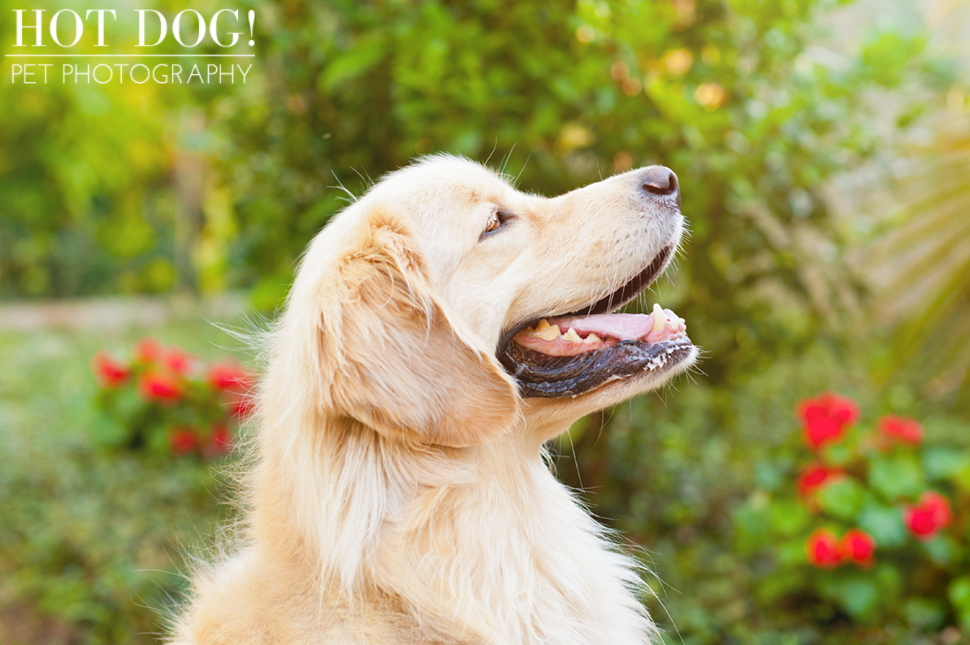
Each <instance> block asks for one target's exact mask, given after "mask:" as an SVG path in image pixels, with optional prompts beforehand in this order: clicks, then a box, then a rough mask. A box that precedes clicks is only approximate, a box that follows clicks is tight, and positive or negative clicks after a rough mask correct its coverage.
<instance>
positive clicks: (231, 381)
mask: <svg viewBox="0 0 970 645" xmlns="http://www.w3.org/2000/svg"><path fill="white" fill-rule="evenodd" d="M209 384H210V385H211V386H212V387H214V388H216V389H217V390H233V391H239V392H245V391H248V390H249V389H250V388H251V387H252V379H251V377H250V375H249V372H246V371H245V370H243V369H242V368H239V367H236V366H235V365H231V364H228V363H217V364H216V365H213V366H212V367H211V368H209Z"/></svg>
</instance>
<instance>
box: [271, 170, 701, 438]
mask: <svg viewBox="0 0 970 645" xmlns="http://www.w3.org/2000/svg"><path fill="white" fill-rule="evenodd" d="M679 206H680V195H679V189H678V185H677V179H676V176H675V175H674V174H673V173H672V172H670V171H669V170H668V169H666V168H663V167H658V166H653V167H649V168H642V169H639V170H633V171H630V172H627V173H624V174H622V175H618V176H615V177H611V178H609V179H606V180H604V181H601V182H599V183H596V184H592V185H590V186H587V187H585V188H582V189H579V190H575V191H573V192H570V193H567V194H565V195H562V196H560V197H556V198H552V199H547V198H543V197H538V196H535V195H528V194H524V193H521V192H519V191H517V190H515V189H514V188H512V186H511V185H510V184H509V183H508V182H507V181H506V180H505V179H504V178H502V177H501V176H499V175H497V174H496V173H494V172H492V171H490V170H488V169H486V168H484V167H482V166H480V165H478V164H476V163H473V162H470V161H467V160H464V159H458V158H454V157H444V156H439V157H431V158H427V159H424V160H422V161H421V162H419V163H417V164H415V165H412V166H410V167H408V168H405V169H403V170H400V171H398V172H395V173H392V174H390V175H389V176H387V177H385V178H384V179H383V180H381V181H380V182H379V183H377V184H376V185H375V186H374V187H373V188H371V190H369V191H368V192H367V193H366V194H365V195H364V196H363V197H362V198H361V199H359V200H358V201H356V202H355V203H353V204H352V205H351V206H349V207H348V208H347V209H345V210H344V211H343V212H342V213H340V214H339V215H338V216H336V217H335V218H334V220H333V221H332V222H331V224H329V225H328V226H327V227H326V228H325V229H324V230H323V231H322V232H321V233H320V235H319V236H318V237H317V238H316V239H315V240H314V241H313V243H312V244H311V245H310V247H309V249H308V251H307V254H306V256H305V258H304V260H303V263H302V265H301V268H300V271H299V274H298V277H297V280H296V283H295V284H294V287H293V290H292V292H291V296H290V302H289V305H288V308H287V313H286V315H285V317H284V320H283V325H284V328H290V331H285V333H284V335H285V336H289V337H292V338H293V340H292V341H291V345H290V346H289V348H288V350H286V349H285V350H284V351H289V355H291V358H289V359H288V360H289V361H290V363H292V365H291V366H290V368H291V369H293V370H303V371H305V372H307V371H308V372H309V374H310V375H311V376H312V378H310V379H309V380H308V381H307V382H306V383H305V384H304V387H306V388H312V389H313V390H315V391H316V394H317V395H318V400H319V401H320V405H321V406H322V407H324V408H326V410H327V411H328V413H331V414H339V415H345V416H347V417H351V418H354V419H356V420H358V421H360V422H361V423H364V424H366V425H367V426H370V427H372V428H374V429H376V430H377V431H378V432H381V433H384V434H388V435H394V436H400V437H405V438H408V439H410V440H416V441H420V442H426V443H433V444H439V445H445V446H455V447H462V446H469V445H476V444H481V443H485V442H487V441H489V440H490V439H492V438H494V437H496V436H500V435H502V434H505V433H507V432H509V431H510V429H512V427H513V426H514V425H515V421H516V419H517V418H519V417H520V416H522V415H524V416H526V417H533V418H534V419H536V420H539V421H551V420H557V421H562V420H569V419H575V418H578V417H579V416H581V415H582V414H586V413H588V412H591V411H593V410H595V409H599V408H602V407H604V406H607V405H611V404H614V403H618V402H620V401H622V400H625V399H627V398H629V397H630V396H633V395H634V394H637V393H639V392H643V391H646V390H649V389H652V388H655V387H657V386H659V385H660V384H662V383H664V382H665V381H667V380H668V379H670V378H671V377H672V376H673V375H675V374H677V373H679V372H682V371H683V370H685V369H686V368H687V367H688V366H689V365H690V364H691V363H692V362H693V361H694V360H695V358H696V355H697V350H696V348H695V347H694V346H693V345H692V344H691V342H690V341H689V340H688V339H687V337H686V335H685V334H684V327H683V321H682V320H680V319H679V318H677V317H676V316H674V315H673V312H670V311H669V310H667V311H666V312H665V311H663V310H659V308H655V310H654V313H653V314H650V315H646V316H640V315H629V314H612V315H611V312H612V311H613V310H615V309H616V308H618V307H620V306H622V305H623V304H625V303H627V302H629V301H630V300H632V299H633V298H634V297H635V296H636V295H637V294H639V293H640V292H641V291H642V290H644V289H645V288H646V287H647V286H648V285H649V284H650V283H651V282H652V281H653V280H654V279H655V278H656V277H657V276H658V275H659V274H660V273H661V272H662V271H663V270H664V269H665V268H666V266H667V264H668V262H669V261H670V259H671V257H672V256H673V255H674V253H675V251H676V249H677V245H678V244H679V242H680V238H681V233H682V222H683V217H682V216H681V214H680V209H679ZM291 332H292V333H291ZM284 365H285V362H284ZM284 369H285V367H284Z"/></svg>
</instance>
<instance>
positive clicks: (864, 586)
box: [825, 574, 879, 620]
mask: <svg viewBox="0 0 970 645" xmlns="http://www.w3.org/2000/svg"><path fill="white" fill-rule="evenodd" d="M825 592H826V595H828V596H830V597H831V598H832V599H833V600H835V601H836V602H837V603H838V604H839V606H841V607H842V609H844V610H845V612H846V613H847V614H849V615H850V616H852V617H853V618H856V619H860V620H865V619H867V618H870V617H871V616H872V615H873V614H874V613H875V610H876V608H877V607H878V604H879V585H878V584H877V582H876V580H875V579H874V578H873V576H870V575H867V574H852V575H850V576H848V577H846V578H842V579H840V580H831V581H829V582H828V583H827V584H826V585H825Z"/></svg>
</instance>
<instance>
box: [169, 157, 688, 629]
mask: <svg viewBox="0 0 970 645" xmlns="http://www.w3.org/2000/svg"><path fill="white" fill-rule="evenodd" d="M636 172H637V171H632V172H630V173H626V174H624V175H620V176H617V177H613V178H610V179H608V180H605V181H602V182H599V183H598V184H594V185H592V186H588V187H586V188H583V189H581V190H577V191H573V192H571V193H568V194H566V195H563V196H561V197H557V198H554V199H545V198H541V197H536V196H532V195H526V194H523V193H521V192H518V191H516V190H514V189H513V188H512V187H511V186H510V185H509V184H508V182H507V181H505V180H504V179H503V178H502V177H500V176H498V175H496V174H495V173H493V172H491V171H489V170H487V169H485V168H483V167H481V166H479V165H477V164H474V163H472V162H469V161H466V160H462V159H456V158H453V157H434V158H430V159H426V160H424V161H422V162H420V163H418V164H416V165H414V166H411V167H409V168H406V169H404V170H401V171H398V172H396V173H393V174H391V175H389V176H388V177H386V178H385V179H384V180H382V181H381V182H380V183H378V184H377V185H376V186H374V187H373V188H372V189H371V190H370V191H369V192H368V193H367V194H366V195H365V196H364V197H362V198H361V199H360V200H358V201H357V202H355V203H353V204H352V205H350V206H349V207H348V208H347V209H346V210H345V211H343V212H342V213H341V214H339V215H338V216H337V217H335V218H334V220H333V221H332V222H331V223H330V224H329V225H328V226H327V227H326V228H325V229H324V230H323V231H322V232H321V233H320V235H318V236H317V237H316V238H315V239H314V240H313V242H312V243H311V245H310V247H309V249H308V250H307V253H306V255H305V257H304V258H303V261H302V264H301V267H300V270H299V272H298V276H297V279H296V281H295V283H294V285H293V288H292V291H291V294H290V297H289V300H288V304H287V307H286V311H285V313H284V314H283V316H282V317H281V319H280V321H279V322H278V323H277V326H276V328H275V330H274V332H273V336H272V349H271V351H270V356H269V365H268V368H267V371H266V374H265V378H264V379H263V383H262V385H261V389H260V392H259V406H258V410H259V411H258V419H259V421H258V432H257V435H256V439H255V442H254V445H253V446H252V447H251V453H252V455H251V458H250V460H249V464H250V465H249V466H248V469H249V470H248V474H247V477H246V492H245V495H244V499H243V502H242V505H243V511H242V515H243V528H242V530H241V532H240V536H239V539H238V544H237V545H236V546H235V547H234V548H233V549H232V550H231V552H230V555H228V556H226V557H225V558H223V559H222V560H221V561H219V562H217V563H214V564H212V565H209V566H206V567H201V568H200V570H199V571H197V572H196V574H195V575H194V578H193V593H192V597H191V599H190V601H189V603H188V605H187V606H186V608H185V609H184V611H183V612H182V614H181V616H180V617H179V618H178V619H177V620H176V622H175V625H174V628H173V630H172V636H171V642H172V643H177V644H179V645H188V644H190V643H191V644H200V645H203V644H204V645H215V644H245V643H252V644H257V643H259V644H268V643H294V644H297V643H299V644H311V643H313V644H324V643H326V644H346V645H351V644H352V645H361V644H364V643H366V644H369V645H391V644H394V645H398V644H400V645H403V644H405V643H407V644H412V643H413V644H428V645H430V644H432V643H435V644H446V643H447V644H452V643H454V644H457V643H463V644H464V643H468V644H472V643H474V644H485V643H489V644H496V645H498V644H513V643H514V644H519V643H523V644H525V643H528V644H539V643H550V644H555V645H570V644H576V645H579V644H584V645H591V644H604V645H605V644H608V643H609V644H620V643H623V644H635V643H649V642H654V640H655V637H656V630H655V628H654V625H653V623H652V622H651V621H650V619H649V618H648V617H647V616H646V614H645V612H644V611H643V609H642V607H641V605H640V603H639V601H638V598H637V595H638V593H640V591H639V590H640V586H641V583H640V580H639V578H638V575H637V573H636V571H637V568H636V565H635V563H634V562H633V560H632V559H631V558H629V557H628V556H627V555H624V554H623V553H621V552H620V551H619V550H618V549H617V548H616V547H615V546H614V545H613V543H612V542H611V540H610V538H609V536H607V535H606V534H605V532H604V529H603V528H602V527H601V526H599V525H598V524H597V523H596V522H595V521H594V520H593V519H592V518H591V517H590V516H589V515H588V513H587V512H586V511H585V509H584V508H583V507H582V505H581V504H580V503H579V502H578V501H577V500H576V499H575V497H574V496H573V495H572V494H571V493H570V492H569V491H568V490H567V489H566V488H565V487H564V486H563V485H562V484H560V483H559V482H558V481H557V480H556V479H555V478H554V477H553V475H552V474H551V473H550V471H549V469H548V468H547V466H546V464H545V463H544V460H543V454H544V453H543V444H544V442H545V441H547V440H548V439H550V438H552V437H554V436H556V435H558V434H560V433H562V432H563V431H565V430H566V429H568V427H569V425H570V424H571V423H572V422H573V421H574V420H575V419H577V418H578V417H580V416H581V415H583V414H586V413H588V412H591V411H593V410H595V409H599V408H602V407H604V406H606V405H610V404H613V403H617V402H620V401H622V400H624V399H626V398H629V397H630V396H632V395H634V394H636V393H638V392H642V391H645V390H648V389H651V388H653V387H656V386H658V385H659V384H660V383H661V382H663V381H664V380H666V379H667V378H669V377H670V375H672V373H673V372H671V373H668V374H666V375H664V376H659V377H657V376H652V373H645V374H644V375H643V376H641V377H636V378H631V379H625V380H621V381H615V382H612V383H609V384H607V385H604V386H602V387H600V388H598V389H596V390H594V391H593V392H591V393H588V394H586V395H583V396H580V397H577V398H575V399H569V398H567V399H543V400H534V399H526V400H523V399H521V398H520V397H519V396H518V394H517V392H516V388H515V386H514V383H513V381H512V380H511V379H510V377H509V376H508V375H506V374H505V372H504V371H503V370H502V369H501V367H500V366H499V364H498V362H497V360H496V358H495V348H496V345H497V343H498V340H499V336H500V334H501V333H502V331H503V329H506V328H508V327H509V326H510V325H514V324H518V323H521V322H524V321H525V320H528V319H531V318H534V317H536V316H538V315H542V314H544V313H565V312H567V311H570V310H573V309H576V308H579V307H581V306H583V305H585V304H588V303H589V302H592V301H593V300H595V299H596V298H599V297H602V296H603V295H605V294H607V293H610V292H611V291H613V290H615V289H616V288H617V287H618V286H620V285H622V284H623V283H624V282H625V281H626V280H628V279H629V278H630V277H631V276H633V275H635V274H636V273H638V272H639V271H640V270H641V269H642V268H643V267H644V266H646V264H647V263H649V261H650V259H651V258H652V257H654V255H656V253H657V252H658V251H659V250H660V248H662V247H663V246H664V245H665V244H669V243H671V242H673V243H676V242H677V241H678V240H679V236H680V231H681V219H680V215H679V213H677V212H675V211H669V210H666V209H664V208H662V207H656V208H652V207H650V206H649V202H645V201H644V200H643V199H641V198H640V197H639V196H637V195H636V190H637V189H638V187H639V181H638V179H637V175H636ZM645 203H646V204H648V205H647V206H645V205H644V204H645ZM496 208H500V209H501V210H503V211H504V212H508V213H512V214H514V215H515V216H516V217H515V219H513V220H511V221H510V222H508V223H507V224H506V226H505V228H504V229H502V230H500V231H497V232H496V233H493V234H491V235H489V236H485V237H484V238H481V239H480V236H481V233H482V231H483V230H484V228H485V225H486V222H487V221H488V218H489V216H490V215H491V213H492V212H494V210H495V209H496ZM686 367H687V363H685V364H684V365H683V366H682V369H685V368H686ZM675 371H676V370H675Z"/></svg>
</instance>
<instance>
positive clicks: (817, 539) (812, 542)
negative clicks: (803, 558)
mask: <svg viewBox="0 0 970 645" xmlns="http://www.w3.org/2000/svg"><path fill="white" fill-rule="evenodd" d="M805 553H806V554H807V555H808V563H809V564H811V565H812V566H813V567H820V568H822V569H834V568H835V567H837V566H839V565H840V564H841V563H842V552H841V551H840V549H839V540H838V538H836V537H835V533H833V532H832V531H830V530H828V529H816V530H815V531H814V532H813V533H812V534H811V535H809V536H808V540H807V541H806V542H805Z"/></svg>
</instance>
